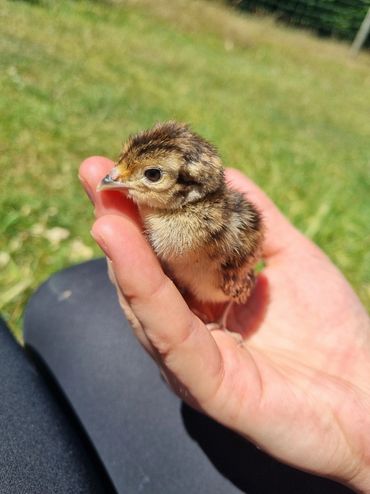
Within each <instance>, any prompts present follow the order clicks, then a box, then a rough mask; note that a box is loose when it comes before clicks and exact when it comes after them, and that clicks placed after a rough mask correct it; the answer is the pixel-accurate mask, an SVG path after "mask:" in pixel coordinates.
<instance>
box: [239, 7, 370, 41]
mask: <svg viewBox="0 0 370 494" xmlns="http://www.w3.org/2000/svg"><path fill="white" fill-rule="evenodd" d="M231 3H233V4H234V5H237V6H238V7H240V8H242V9H244V10H248V11H254V12H255V11H267V12H273V14H274V15H275V17H276V18H277V19H279V20H282V21H285V22H289V23H291V24H294V25H296V26H303V27H306V28H309V29H311V30H314V31H316V32H317V33H318V34H321V35H326V36H335V37H337V38H342V39H343V38H344V39H348V40H353V39H354V37H355V36H356V33H357V32H358V30H359V28H360V26H361V23H362V22H363V20H364V18H365V16H366V13H367V11H368V10H369V8H370V0H285V1H279V0H231ZM365 44H366V45H367V46H370V39H367V41H366V43H365Z"/></svg>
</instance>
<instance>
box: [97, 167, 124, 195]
mask: <svg viewBox="0 0 370 494" xmlns="http://www.w3.org/2000/svg"><path fill="white" fill-rule="evenodd" d="M118 178H119V173H117V170H116V168H113V170H112V171H111V172H110V173H108V175H106V176H105V177H104V178H103V180H102V181H101V182H100V184H99V185H98V187H97V189H96V190H98V191H101V190H108V189H127V188H128V185H127V184H126V183H125V182H121V181H120V180H118Z"/></svg>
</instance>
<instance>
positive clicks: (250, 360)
mask: <svg viewBox="0 0 370 494" xmlns="http://www.w3.org/2000/svg"><path fill="white" fill-rule="evenodd" d="M112 166H113V163H112V162H110V161H109V160H107V159H105V158H90V159H88V160H86V161H85V162H84V163H83V164H82V166H81V170H80V177H81V179H82V182H83V184H84V186H85V188H86V190H87V192H88V194H89V196H90V198H91V200H92V201H93V203H94V205H95V212H96V216H97V218H98V219H97V221H96V223H95V225H94V227H93V235H94V238H95V239H96V240H97V242H98V243H99V245H100V246H101V248H102V249H103V251H104V252H105V253H106V255H107V257H108V258H109V259H110V263H109V264H110V268H111V276H112V279H113V280H114V281H115V283H116V285H117V288H118V293H119V297H120V300H121V305H122V306H123V308H124V310H125V311H126V313H127V314H128V317H129V318H130V320H131V321H132V325H133V328H134V331H135V333H136V335H137V337H138V339H139V340H140V342H141V343H142V344H143V346H144V347H145V348H146V350H147V351H148V352H149V353H150V354H151V355H152V356H153V358H155V359H156V361H157V362H158V364H159V365H160V366H161V368H162V370H163V371H164V373H165V374H166V376H167V378H168V380H169V382H170V383H171V385H172V387H173V388H174V390H175V392H177V393H178V394H179V395H180V396H181V397H182V398H183V399H184V400H186V401H187V402H188V403H190V404H191V405H192V406H195V407H197V408H198V409H201V410H202V411H204V412H205V413H207V414H208V415H210V416H211V417H213V418H214V419H216V420H218V421H219V422H221V423H222V424H224V425H226V426H228V427H230V428H232V429H234V430H236V431H237V432H239V433H240V434H242V435H244V436H245V437H247V438H248V439H249V440H251V441H253V442H254V443H256V444H257V445H258V446H259V447H261V448H262V449H264V450H265V451H267V452H269V453H270V454H272V455H274V456H275V457H277V458H279V459H280V460H282V461H285V462H287V463H290V464H291V465H294V466H296V467H298V468H302V469H304V470H309V471H312V472H314V473H317V474H321V475H325V476H328V477H332V478H335V479H337V480H339V481H341V482H344V483H347V484H348V485H350V486H351V487H353V488H356V489H359V490H360V491H361V492H370V441H369V440H368V438H369V436H370V379H369V376H370V325H369V319H368V316H367V314H366V312H365V310H364V308H363V307H362V306H361V304H360V302H359V300H358V299H357V297H356V295H355V294H354V292H353V291H352V289H351V287H350V286H349V285H348V283H347V282H346V280H345V279H344V278H343V276H342V274H341V273H340V272H339V271H338V270H337V269H336V268H335V266H334V265H333V264H332V263H331V262H330V261H329V259H328V258H327V257H326V256H325V254H324V253H323V252H322V251H321V250H320V249H318V248H317V247H316V246H315V245H314V244H312V243H311V242H310V241H309V240H308V239H307V238H305V237H304V236H303V235H302V234H300V233H299V232H298V231H297V230H296V229H295V228H294V227H293V226H292V225H291V224H290V223H289V222H288V221H287V220H286V219H285V217H284V216H283V215H282V214H281V213H280V212H279V211H278V209H277V208H276V207H275V206H274V204H273V203H272V202H271V201H270V200H269V199H268V198H267V197H266V196H265V195H264V193H263V192H262V191H261V190H260V189H259V188H258V187H257V186H256V185H254V184H253V183H252V182H251V181H249V180H248V179H247V178H246V177H244V175H242V174H241V173H239V172H237V171H236V170H228V172H227V179H228V181H229V183H230V185H231V186H232V187H234V188H236V189H239V190H240V191H242V192H244V193H246V194H247V195H248V198H249V199H250V200H251V201H252V202H254V203H255V204H256V205H257V206H258V207H259V209H260V210H261V211H262V213H263V216H264V217H265V223H266V228H267V234H266V241H265V245H264V259H265V262H266V267H265V269H264V270H263V272H262V274H260V276H259V277H258V281H257V285H256V289H255V290H254V292H253V295H252V297H251V298H250V300H249V301H248V302H247V304H245V305H238V306H236V305H235V306H233V308H232V311H231V313H230V315H229V318H228V328H229V329H230V331H232V332H236V333H239V334H240V335H241V336H242V339H241V340H240V338H239V340H238V339H237V338H234V337H233V335H232V333H230V332H225V331H218V330H216V331H212V332H209V331H208V330H207V328H206V326H205V325H204V323H203V322H202V321H201V320H200V319H199V318H198V317H197V316H195V315H194V313H193V312H192V311H191V307H192V305H191V303H190V301H189V300H188V303H186V302H185V300H184V299H183V297H182V295H181V294H180V293H179V291H178V290H177V289H176V287H175V285H174V284H173V283H172V282H171V280H169V279H168V278H167V277H166V276H165V274H164V273H163V271H162V269H161V266H160V264H159V262H158V260H157V259H156V257H155V255H154V254H153V252H152V250H151V248H150V246H149V245H148V243H147V241H146V240H145V238H144V237H143V235H142V232H141V226H140V219H139V217H138V214H137V211H136V208H135V206H134V205H133V204H132V203H131V201H129V200H128V199H127V198H126V197H124V196H123V195H122V194H121V193H118V192H113V191H110V192H104V193H96V192H95V189H96V185H97V184H98V183H99V181H100V180H101V178H102V177H103V176H104V175H105V174H106V173H108V171H109V170H110V169H111V168H112ZM189 305H190V308H189ZM204 309H206V310H208V312H210V311H211V312H212V311H214V313H215V316H216V313H217V312H218V311H219V309H220V308H217V307H206V308H204Z"/></svg>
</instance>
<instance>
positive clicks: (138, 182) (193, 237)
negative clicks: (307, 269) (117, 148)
mask: <svg viewBox="0 0 370 494" xmlns="http://www.w3.org/2000/svg"><path fill="white" fill-rule="evenodd" d="M105 189H122V190H126V191H127V194H128V196H129V197H130V198H131V199H132V200H133V201H135V202H136V203H137V205H138V208H139V212H140V215H141V217H142V220H143V223H144V226H145V233H146V235H147V238H148V240H149V242H150V244H151V246H152V248H153V249H154V251H155V253H156V254H157V256H158V258H159V259H160V262H161V264H162V266H163V268H164V270H165V272H166V273H167V274H168V275H169V276H170V277H171V278H172V279H173V280H174V282H175V283H176V285H177V286H178V287H179V289H181V290H185V291H187V292H189V293H190V294H191V295H192V296H193V297H195V298H196V299H197V300H199V301H201V302H214V303H220V302H228V301H235V302H236V303H244V302H246V300H247V299H248V297H249V295H250V293H251V291H252V289H253V286H254V279H255V278H254V272H253V266H254V264H255V263H256V261H257V259H258V257H259V255H260V251H261V243H262V239H263V225H262V218H261V215H260V213H259V212H258V210H257V209H256V207H255V206H254V205H253V204H251V203H250V202H249V201H248V200H247V199H246V198H245V197H244V196H243V195H242V194H241V193H239V192H237V191H234V190H230V189H229V188H228V187H227V186H226V182H225V178H224V169H223V166H222V162H221V160H220V158H219V156H218V154H217V152H216V149H215V148H214V147H213V146H212V145H211V144H210V143H209V142H207V141H206V140H205V139H203V138H202V137H200V136H199V135H197V134H196V133H194V132H192V131H191V130H190V128H189V127H188V126H187V125H184V124H180V123H176V122H166V123H161V124H157V125H156V126H155V127H154V128H152V129H150V130H147V131H144V132H141V133H139V134H137V135H134V136H132V137H130V138H129V140H128V141H127V143H126V144H125V145H124V147H123V150H122V152H121V155H120V156H119V158H118V161H117V163H116V165H115V167H114V168H113V170H112V171H111V172H110V173H109V174H108V175H107V176H106V177H105V178H103V180H102V182H101V184H100V186H99V190H105ZM229 306H230V304H229ZM229 306H228V307H229ZM227 312H228V311H226V312H225V313H224V317H223V320H222V324H223V325H225V323H226V317H227Z"/></svg>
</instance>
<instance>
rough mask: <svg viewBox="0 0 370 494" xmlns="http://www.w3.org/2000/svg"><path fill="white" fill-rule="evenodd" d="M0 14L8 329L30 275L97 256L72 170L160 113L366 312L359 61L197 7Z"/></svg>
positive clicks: (1, 250) (20, 5)
mask: <svg viewBox="0 0 370 494" xmlns="http://www.w3.org/2000/svg"><path fill="white" fill-rule="evenodd" d="M166 4H167V5H166ZM0 12H1V14H0V15H1V17H0V26H1V28H0V52H1V57H0V84H1V88H2V89H1V92H0V115H1V124H0V170H1V177H2V185H1V194H0V204H1V216H0V231H1V237H0V242H1V244H0V269H1V288H0V309H1V311H2V313H3V314H4V316H5V318H6V319H7V320H8V321H9V322H10V324H11V326H12V328H13V330H14V331H15V333H16V334H17V336H20V335H21V319H22V312H23V309H24V306H25V303H26V301H27V299H28V297H29V296H30V295H31V293H32V291H33V290H34V289H35V288H36V287H37V286H38V285H39V284H40V282H42V281H43V280H44V279H45V278H47V277H48V276H49V275H50V274H51V273H53V272H55V271H57V270H59V269H61V268H63V267H65V266H68V265H70V264H72V263H74V262H78V261H80V260H84V259H87V258H90V257H92V256H96V255H98V254H99V252H98V250H97V249H96V247H95V246H94V244H93V241H92V240H91V238H90V235H89V229H90V224H91V221H92V208H91V205H90V203H89V202H88V200H87V199H86V197H85V196H84V194H83V192H82V190H81V188H80V185H79V183H78V180H77V171H78V165H79V162H80V161H81V160H82V159H83V158H84V157H86V156H89V155H93V154H102V155H107V156H109V157H111V158H113V159H115V158H116V157H117V155H118V153H119V151H120V147H121V144H122V142H123V141H124V140H125V138H126V137H127V135H128V133H130V132H133V131H136V130H139V129H142V128H144V127H147V126H150V125H152V124H153V123H154V122H156V121H158V120H163V119H179V120H182V121H187V122H190V123H191V124H192V125H193V127H194V128H195V129H196V130H197V131H199V132H200V133H202V134H203V135H204V136H205V137H207V138H209V139H210V140H212V141H213V142H214V143H216V144H217V146H218V148H219V150H220V152H221V155H222V156H223V158H224V161H225V163H226V164H227V165H233V166H237V167H239V168H241V169H242V170H244V171H245V172H246V173H247V174H248V175H250V176H251V177H252V178H253V179H254V180H255V181H256V182H257V183H259V184H260V185H261V186H262V187H263V188H264V189H265V190H266V191H267V192H268V194H270V195H271V197H272V198H273V199H274V200H275V201H276V202H277V204H278V205H279V206H280V207H281V209H282V210H283V211H284V212H285V213H286V214H287V215H288V216H289V218H290V219H291V220H292V221H293V222H294V223H295V224H296V225H297V226H298V227H299V228H300V229H301V230H302V231H304V232H306V233H307V234H308V235H309V236H311V237H312V238H313V239H314V240H315V242H317V243H318V244H319V245H320V246H321V247H322V248H323V249H324V250H325V251H326V252H327V253H328V254H329V256H330V257H331V258H332V259H333V261H334V262H335V263H336V264H337V265H338V266H339V267H340V268H341V269H342V270H343V271H344V273H345V274H346V276H347V278H348V279H349V280H350V281H351V283H352V284H353V286H354V288H355V289H356V291H357V293H358V294H359V295H360V297H361V298H362V300H363V301H364V303H365V305H366V306H367V307H368V308H369V307H370V238H369V218H370V202H369V190H370V183H369V182H370V118H369V115H370V69H369V67H370V65H369V62H370V57H369V56H368V55H366V54H365V55H362V56H361V57H359V58H358V59H356V60H352V59H350V58H349V55H348V47H347V46H346V45H344V44H339V43H334V42H329V41H322V40H318V39H315V38H314V37H312V36H310V35H309V34H307V33H302V32H299V31H294V30H290V29H287V28H283V27H279V26H275V25H274V24H273V22H272V21H271V20H269V19H263V18H253V17H248V16H246V15H242V14H237V13H236V12H233V11H231V10H230V9H228V8H225V7H223V6H222V5H220V4H218V3H212V2H211V3H207V2H205V3H204V2H192V1H187V2H184V1H183V0H173V1H172V2H164V1H157V2H150V1H148V0H147V1H145V0H136V1H134V0H131V1H126V2H122V3H121V2H119V1H116V2H112V3H104V2H98V1H95V2H92V1H90V2H88V1H84V0H81V1H74V2H73V1H65V2H51V1H49V2H46V1H45V2H41V3H39V4H37V3H28V2H14V1H13V2H10V1H4V0H0ZM194 13H196V16H195V15H194Z"/></svg>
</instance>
